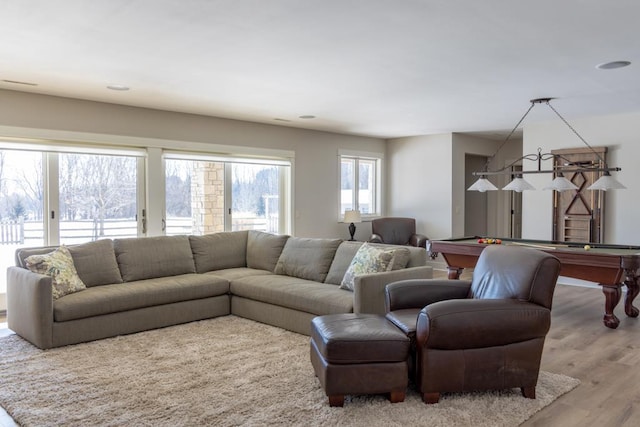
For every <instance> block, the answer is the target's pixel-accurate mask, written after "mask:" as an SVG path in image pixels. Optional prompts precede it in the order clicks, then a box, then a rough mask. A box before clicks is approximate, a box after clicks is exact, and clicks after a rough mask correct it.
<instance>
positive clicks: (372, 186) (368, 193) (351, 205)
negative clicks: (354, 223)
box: [340, 153, 382, 217]
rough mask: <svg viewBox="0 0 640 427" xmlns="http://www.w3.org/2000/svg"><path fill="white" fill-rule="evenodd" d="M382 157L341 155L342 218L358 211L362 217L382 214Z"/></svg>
mask: <svg viewBox="0 0 640 427" xmlns="http://www.w3.org/2000/svg"><path fill="white" fill-rule="evenodd" d="M381 163H382V156H381V155H371V154H369V155H356V154H346V153H341V154H340V216H342V215H344V212H345V211H346V210H354V209H358V210H359V211H360V213H361V214H362V216H364V217H366V216H379V215H380V214H381V201H380V182H381V169H382V168H381Z"/></svg>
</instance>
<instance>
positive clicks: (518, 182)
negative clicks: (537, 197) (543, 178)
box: [502, 177, 536, 193]
mask: <svg viewBox="0 0 640 427" xmlns="http://www.w3.org/2000/svg"><path fill="white" fill-rule="evenodd" d="M502 189H503V190H513V191H516V192H518V193H521V192H523V191H525V190H535V189H536V187H534V186H533V185H531V184H529V183H528V182H527V181H526V180H525V179H524V178H522V177H518V178H513V181H511V182H510V183H508V184H507V185H505V186H504V187H502Z"/></svg>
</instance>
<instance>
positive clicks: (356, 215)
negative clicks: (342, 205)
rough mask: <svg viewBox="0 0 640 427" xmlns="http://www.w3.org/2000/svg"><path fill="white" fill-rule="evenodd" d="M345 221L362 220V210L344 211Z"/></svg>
mask: <svg viewBox="0 0 640 427" xmlns="http://www.w3.org/2000/svg"><path fill="white" fill-rule="evenodd" d="M344 222H362V217H361V216H360V211H359V210H354V211H344Z"/></svg>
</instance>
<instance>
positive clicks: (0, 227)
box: [0, 218, 24, 245]
mask: <svg viewBox="0 0 640 427" xmlns="http://www.w3.org/2000/svg"><path fill="white" fill-rule="evenodd" d="M0 244H2V245H15V244H18V245H22V244H24V220H23V219H22V218H21V219H19V220H15V221H2V222H0Z"/></svg>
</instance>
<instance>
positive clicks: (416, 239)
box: [409, 233, 429, 249]
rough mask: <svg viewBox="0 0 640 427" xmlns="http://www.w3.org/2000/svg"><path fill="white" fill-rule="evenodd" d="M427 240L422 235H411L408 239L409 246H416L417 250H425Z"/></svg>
mask: <svg viewBox="0 0 640 427" xmlns="http://www.w3.org/2000/svg"><path fill="white" fill-rule="evenodd" d="M427 240H429V238H428V237H427V236H425V235H424V234H417V233H416V234H413V235H411V239H409V243H410V244H411V246H417V247H419V248H425V249H426V247H427Z"/></svg>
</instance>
